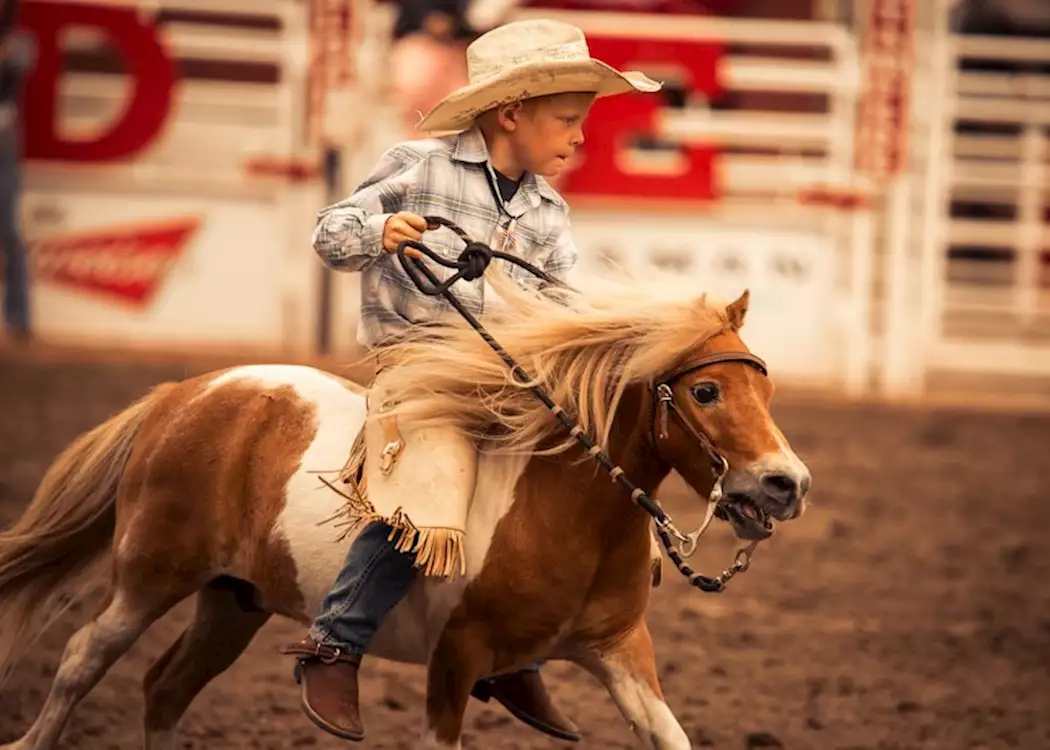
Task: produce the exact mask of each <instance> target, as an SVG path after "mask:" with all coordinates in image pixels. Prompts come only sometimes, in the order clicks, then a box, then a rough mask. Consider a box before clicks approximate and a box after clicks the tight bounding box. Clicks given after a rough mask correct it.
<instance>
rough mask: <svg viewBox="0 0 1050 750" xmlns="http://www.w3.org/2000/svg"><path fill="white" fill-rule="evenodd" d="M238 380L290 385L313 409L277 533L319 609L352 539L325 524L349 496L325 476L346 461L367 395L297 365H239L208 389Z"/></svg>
mask: <svg viewBox="0 0 1050 750" xmlns="http://www.w3.org/2000/svg"><path fill="white" fill-rule="evenodd" d="M235 381H240V382H243V381H249V382H252V383H253V384H257V385H258V387H259V388H260V389H275V388H280V387H286V386H291V387H292V388H294V389H295V392H296V394H297V395H298V396H299V398H301V399H302V400H303V403H304V405H307V406H309V407H312V409H313V411H314V415H315V418H316V420H317V425H316V426H317V432H316V434H315V435H314V438H313V440H312V442H311V443H310V445H309V447H307V449H306V451H305V452H304V453H303V456H302V460H301V462H300V465H299V469H298V471H296V473H295V474H293V475H292V477H291V479H290V480H289V481H288V485H287V487H286V488H285V505H284V508H283V510H282V511H281V514H280V516H279V517H278V519H277V523H276V525H275V528H274V533H275V534H277V535H280V536H281V537H283V538H284V539H285V540H286V541H287V542H288V545H289V547H291V551H292V558H293V559H294V560H295V566H296V571H297V574H298V578H297V583H298V586H299V591H300V593H302V595H303V598H304V599H305V601H306V612H307V613H316V612H318V611H319V610H320V607H321V600H322V598H323V597H324V595H325V594H326V593H328V589H329V588H330V587H331V585H332V583H333V582H334V581H335V577H336V575H337V574H338V573H339V570H340V568H341V567H342V564H343V558H344V557H345V555H346V550H347V548H348V545H349V539H347V540H344V541H342V542H339V541H337V540H338V538H339V536H340V535H341V534H342V533H343V528H342V527H338V526H336V525H335V522H329V523H325V521H328V520H329V519H331V518H332V517H333V516H335V515H336V514H338V513H339V511H340V510H342V509H343V507H344V505H345V502H346V501H345V500H344V498H342V497H340V495H339V494H338V493H336V492H333V491H332V490H331V489H330V488H329V487H327V486H326V485H325V483H324V482H322V481H321V476H324V478H325V479H328V480H329V481H333V480H334V479H335V478H336V476H337V475H338V473H339V471H340V470H341V469H342V468H343V466H344V464H345V463H346V459H347V457H348V456H349V455H350V446H351V445H352V444H353V441H354V438H355V437H356V435H357V433H358V431H360V429H361V427H362V426H363V425H364V422H365V397H364V395H363V394H361V393H355V392H354V391H352V390H350V389H349V388H348V387H347V385H345V384H343V383H341V382H340V381H339V380H338V379H337V378H335V377H334V376H331V375H328V374H326V373H323V372H321V371H319V370H315V369H313V368H309V367H300V366H296V365H252V366H248V367H239V368H236V369H234V370H230V371H229V372H227V373H224V374H223V375H222V376H220V377H218V378H216V379H215V380H214V381H212V383H211V384H210V386H209V390H212V391H213V390H215V389H217V388H221V387H222V386H223V385H224V384H226V383H230V382H235Z"/></svg>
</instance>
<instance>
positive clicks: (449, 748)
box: [419, 628, 491, 750]
mask: <svg viewBox="0 0 1050 750" xmlns="http://www.w3.org/2000/svg"><path fill="white" fill-rule="evenodd" d="M484 642H485V641H484V640H483V639H482V638H481V637H479V635H478V634H475V633H472V632H470V631H468V630H467V629H466V628H460V629H455V630H452V629H448V628H446V630H445V632H444V633H442V635H441V638H440V639H439V640H438V644H437V647H436V648H435V649H434V653H433V654H432V655H431V657H430V665H429V666H428V668H427V714H426V722H425V728H424V731H423V737H422V740H421V741H420V745H419V746H420V747H421V748H426V749H427V750H437V749H440V750H459V748H460V747H461V745H460V734H461V733H462V731H463V715H464V714H465V713H466V710H467V702H468V701H469V700H470V691H471V690H472V689H473V687H474V683H475V682H476V681H477V679H478V678H479V677H481V676H483V674H484V672H485V669H486V666H487V665H488V664H489V663H490V662H491V654H490V653H488V652H487V651H486V650H485V648H484V646H482V645H480V644H483V643H484Z"/></svg>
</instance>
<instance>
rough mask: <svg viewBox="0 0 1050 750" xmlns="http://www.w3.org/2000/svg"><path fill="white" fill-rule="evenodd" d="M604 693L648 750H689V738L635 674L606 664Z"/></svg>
mask: <svg viewBox="0 0 1050 750" xmlns="http://www.w3.org/2000/svg"><path fill="white" fill-rule="evenodd" d="M608 670H609V672H608V677H607V679H608V685H607V687H608V690H609V693H610V694H611V695H612V697H613V700H614V701H615V702H616V705H617V707H618V708H619V709H620V713H621V714H623V717H624V718H625V719H626V720H627V723H628V724H630V726H631V729H632V730H633V731H634V733H635V735H637V737H638V739H639V740H640V741H641V743H642V746H643V747H645V748H647V749H648V750H689V748H690V747H691V745H690V743H689V737H688V735H686V733H685V730H684V729H682V726H681V724H679V723H678V720H677V719H676V718H675V717H674V714H673V713H671V709H670V708H669V707H668V705H667V704H666V703H664V702H663V701H662V700H660V699H659V698H658V697H657V696H656V693H654V692H653V690H652V688H650V687H649V685H648V684H646V683H645V682H644V681H643V680H641V679H639V678H638V677H637V676H636V675H635V674H633V673H631V672H629V671H627V670H624V669H622V668H618V667H617V666H615V665H608Z"/></svg>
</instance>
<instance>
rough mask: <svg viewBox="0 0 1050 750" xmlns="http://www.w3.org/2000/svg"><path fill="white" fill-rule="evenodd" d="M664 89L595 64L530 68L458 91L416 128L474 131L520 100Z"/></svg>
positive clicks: (631, 72) (643, 78) (538, 64)
mask: <svg viewBox="0 0 1050 750" xmlns="http://www.w3.org/2000/svg"><path fill="white" fill-rule="evenodd" d="M661 86H662V84H660V83H658V82H657V81H654V80H653V79H651V78H649V77H648V76H647V75H645V74H644V73H640V72H638V71H634V70H629V71H624V72H620V71H619V70H616V68H613V67H612V66H611V65H607V64H606V63H603V62H602V61H601V60H595V59H593V58H591V59H588V60H565V61H558V62H550V61H547V62H535V63H529V64H526V65H521V66H519V67H516V68H514V69H513V70H510V71H507V72H506V73H504V74H503V75H500V76H496V77H495V78H492V79H490V80H488V81H484V82H482V83H475V84H470V85H467V86H464V87H463V88H460V89H456V90H455V91H453V92H452V93H451V94H449V95H448V96H446V97H445V98H444V99H442V100H441V101H440V102H438V103H437V104H436V105H434V107H433V109H431V110H430V111H429V112H427V114H426V115H424V116H423V119H422V120H420V121H419V124H418V125H417V126H416V127H417V128H418V129H419V130H421V131H425V132H434V131H450V132H457V131H461V130H465V129H467V128H469V127H470V126H471V124H472V123H473V122H474V119H475V118H476V117H477V116H478V115H480V114H481V113H482V112H487V111H488V110H490V109H493V108H494V107H498V106H500V105H501V104H507V103H509V102H514V101H518V100H520V99H529V98H531V97H535V96H547V95H550V94H566V93H573V92H590V93H594V94H595V95H597V96H598V97H603V96H614V95H616V94H626V93H628V92H630V91H641V92H644V93H652V92H654V91H659V90H660V88H661Z"/></svg>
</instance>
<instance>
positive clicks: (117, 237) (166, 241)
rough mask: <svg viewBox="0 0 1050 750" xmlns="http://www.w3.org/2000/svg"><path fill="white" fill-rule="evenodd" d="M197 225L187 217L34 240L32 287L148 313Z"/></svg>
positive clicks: (197, 227) (197, 221) (197, 219)
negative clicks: (93, 296)
mask: <svg viewBox="0 0 1050 750" xmlns="http://www.w3.org/2000/svg"><path fill="white" fill-rule="evenodd" d="M200 225H201V219H200V217H198V216H187V217H180V218H177V219H165V220H162V221H154V222H144V223H138V224H132V225H122V226H119V227H111V228H103V229H93V230H90V231H85V232H74V233H70V234H62V235H57V236H52V237H46V238H42V239H38V240H36V241H35V242H33V243H32V244H31V258H32V263H33V270H34V281H36V282H43V283H50V284H56V285H59V286H65V287H68V288H71V289H78V290H81V291H85V292H89V293H92V294H96V295H99V296H102V297H105V298H108V299H110V300H114V301H118V302H123V303H125V304H129V305H131V306H133V307H137V308H145V307H148V306H149V304H150V302H152V301H153V298H154V296H155V295H156V293H157V290H158V289H160V287H161V285H162V284H163V283H164V280H165V279H166V278H167V277H168V275H169V274H170V273H171V269H172V268H173V267H174V265H175V263H176V262H177V261H178V259H179V257H180V256H181V255H182V253H183V252H184V251H185V249H186V246H187V244H188V242H189V240H190V238H191V237H193V235H194V234H195V233H196V232H197V230H198V229H199V228H200Z"/></svg>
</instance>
